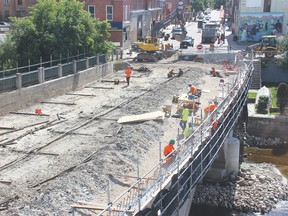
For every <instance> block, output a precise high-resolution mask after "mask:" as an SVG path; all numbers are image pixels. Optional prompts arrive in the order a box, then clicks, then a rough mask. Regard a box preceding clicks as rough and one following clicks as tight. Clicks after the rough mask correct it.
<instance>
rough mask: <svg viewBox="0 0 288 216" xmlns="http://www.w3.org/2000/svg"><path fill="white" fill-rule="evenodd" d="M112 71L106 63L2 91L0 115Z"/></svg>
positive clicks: (25, 106)
mask: <svg viewBox="0 0 288 216" xmlns="http://www.w3.org/2000/svg"><path fill="white" fill-rule="evenodd" d="M112 72H113V63H107V64H103V65H98V66H95V67H92V68H89V69H87V70H84V71H81V72H78V73H75V74H73V75H69V76H65V77H61V78H58V79H55V80H51V81H47V82H44V83H41V84H39V85H34V86H30V87H26V88H22V89H20V90H15V91H12V92H7V93H3V94H1V95H0V101H1V102H0V115H5V114H7V113H9V112H12V111H17V110H19V109H23V108H27V107H29V106H31V105H33V104H35V103H39V102H41V101H44V100H46V99H48V98H52V97H56V96H59V95H62V94H65V93H68V92H70V91H74V90H76V89H77V88H79V87H83V86H85V85H86V84H88V83H91V82H93V81H95V80H98V79H100V78H103V77H104V76H106V75H108V74H110V73H112Z"/></svg>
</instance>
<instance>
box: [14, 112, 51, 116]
mask: <svg viewBox="0 0 288 216" xmlns="http://www.w3.org/2000/svg"><path fill="white" fill-rule="evenodd" d="M10 114H16V115H32V116H50V115H47V114H36V113H24V112H10Z"/></svg>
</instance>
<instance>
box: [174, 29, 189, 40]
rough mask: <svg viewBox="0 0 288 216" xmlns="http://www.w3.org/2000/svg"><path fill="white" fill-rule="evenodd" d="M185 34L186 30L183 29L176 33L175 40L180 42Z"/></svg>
mask: <svg viewBox="0 0 288 216" xmlns="http://www.w3.org/2000/svg"><path fill="white" fill-rule="evenodd" d="M186 35H187V31H184V32H182V33H181V34H180V35H176V36H175V40H176V41H179V42H182V41H183V40H184V39H185V37H186Z"/></svg>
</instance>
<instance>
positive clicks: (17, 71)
mask: <svg viewBox="0 0 288 216" xmlns="http://www.w3.org/2000/svg"><path fill="white" fill-rule="evenodd" d="M16 73H19V72H18V61H17V62H16Z"/></svg>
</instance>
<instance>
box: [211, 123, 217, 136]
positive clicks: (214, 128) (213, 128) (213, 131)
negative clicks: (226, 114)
mask: <svg viewBox="0 0 288 216" xmlns="http://www.w3.org/2000/svg"><path fill="white" fill-rule="evenodd" d="M217 126H218V121H217V120H216V119H215V120H214V121H213V122H212V130H211V132H212V135H213V134H214V133H215V131H216V130H217Z"/></svg>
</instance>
